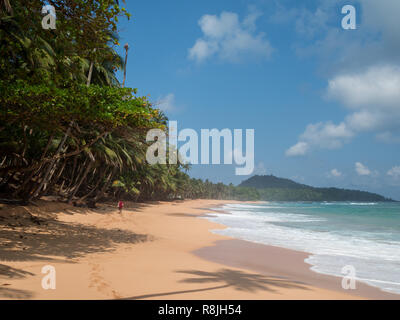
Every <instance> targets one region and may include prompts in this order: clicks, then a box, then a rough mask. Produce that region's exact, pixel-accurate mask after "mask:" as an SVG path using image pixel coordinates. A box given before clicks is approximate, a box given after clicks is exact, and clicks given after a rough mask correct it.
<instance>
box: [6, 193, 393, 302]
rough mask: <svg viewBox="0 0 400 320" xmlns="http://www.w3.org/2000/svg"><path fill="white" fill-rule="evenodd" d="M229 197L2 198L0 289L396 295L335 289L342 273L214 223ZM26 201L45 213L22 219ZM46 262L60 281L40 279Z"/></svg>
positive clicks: (88, 295) (134, 295)
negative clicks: (214, 213)
mask: <svg viewBox="0 0 400 320" xmlns="http://www.w3.org/2000/svg"><path fill="white" fill-rule="evenodd" d="M228 203H243V202H240V201H221V200H185V201H174V202H152V203H143V204H137V203H126V208H125V209H124V211H123V213H122V215H120V214H119V213H118V210H117V209H116V208H115V206H114V205H112V206H111V205H110V204H101V205H100V206H99V208H98V209H88V208H76V207H73V206H69V205H66V204H61V203H57V202H50V201H47V202H46V201H40V202H39V203H38V207H33V206H29V207H17V208H16V207H7V206H6V207H3V208H2V209H1V210H0V227H1V228H0V240H1V241H2V243H3V244H4V245H3V246H1V247H0V299H85V300H86V299H176V300H183V299H187V300H192V299H198V300H226V299H230V300H269V299H302V300H303V299H317V300H318V299H335V300H336V299H364V298H367V299H368V298H376V299H383V298H384V299H389V298H392V299H399V296H397V295H391V296H393V297H389V294H386V293H384V292H382V291H380V290H379V289H377V288H374V287H370V286H367V285H365V288H364V285H362V284H360V285H359V286H358V287H359V288H360V289H359V290H358V289H357V290H356V291H357V292H356V293H355V292H350V291H345V290H337V288H335V287H334V286H332V283H337V284H338V285H339V286H340V281H339V280H338V279H339V278H336V277H330V276H325V275H322V274H318V273H316V272H314V271H311V270H309V265H308V264H306V263H305V262H304V259H303V258H304V255H305V253H299V252H295V251H292V250H288V249H283V248H276V247H275V248H273V247H269V246H265V245H261V244H254V243H250V242H246V241H243V240H237V239H233V238H231V237H227V236H222V235H217V234H214V233H212V232H211V231H210V230H212V229H219V228H225V226H223V225H220V224H216V223H213V222H211V221H208V220H207V219H205V216H206V215H207V213H210V211H211V210H212V208H213V207H214V208H215V207H216V206H218V205H223V204H228ZM209 208H211V209H209ZM25 211H28V212H29V213H30V214H32V215H34V216H35V217H38V218H39V219H41V220H40V221H42V223H41V224H40V225H36V224H35V223H33V224H32V223H31V222H29V223H28V222H26V221H25V220H23V219H22V218H21V217H22V216H23V213H24V212H25ZM5 216H7V219H8V220H4V219H5V218H2V217H5ZM15 217H18V219H19V220H18V219H17V220H15V219H14V218H15ZM198 217H202V219H197V218H198ZM13 219H14V220H13ZM14 221H15V222H14ZM25 222H26V223H25ZM18 223H19V224H22V226H19V225H18ZM8 224H11V225H12V226H9V225H8ZM271 256H273V257H275V258H274V259H273V262H274V263H275V264H271V259H268V257H271ZM244 258H246V259H245V260H243V259H244ZM45 265H52V266H54V268H55V270H56V272H57V273H56V274H57V288H56V290H44V289H43V288H42V287H41V281H42V278H43V277H44V274H42V272H41V270H42V268H43V266H45ZM293 266H296V268H293ZM330 278H334V279H335V281H334V282H332V280H326V279H330ZM321 279H322V280H321ZM324 281H326V282H324ZM358 284H359V283H358V282H357V285H358ZM367 287H368V288H367Z"/></svg>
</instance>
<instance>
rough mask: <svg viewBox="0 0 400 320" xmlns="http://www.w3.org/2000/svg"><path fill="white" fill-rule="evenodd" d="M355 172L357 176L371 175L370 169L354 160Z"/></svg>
mask: <svg viewBox="0 0 400 320" xmlns="http://www.w3.org/2000/svg"><path fill="white" fill-rule="evenodd" d="M355 168H356V172H357V174H358V175H359V176H369V175H371V170H369V169H368V168H367V167H366V166H364V165H363V164H362V163H361V162H356V164H355Z"/></svg>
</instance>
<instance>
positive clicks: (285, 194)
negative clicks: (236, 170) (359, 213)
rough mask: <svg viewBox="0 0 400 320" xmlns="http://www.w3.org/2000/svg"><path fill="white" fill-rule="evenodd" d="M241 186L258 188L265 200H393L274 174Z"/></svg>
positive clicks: (245, 182)
mask: <svg viewBox="0 0 400 320" xmlns="http://www.w3.org/2000/svg"><path fill="white" fill-rule="evenodd" d="M240 185H241V186H247V187H254V188H257V191H258V193H259V194H260V199H262V200H265V201H361V202H364V201H365V202H377V201H392V200H391V199H387V198H385V197H383V196H380V195H378V194H375V193H370V192H365V191H359V190H347V189H338V188H314V187H310V186H307V185H304V184H300V183H297V182H294V181H292V180H289V179H283V178H278V177H274V176H253V177H251V178H250V179H247V180H246V181H243V182H242V183H241V184H240Z"/></svg>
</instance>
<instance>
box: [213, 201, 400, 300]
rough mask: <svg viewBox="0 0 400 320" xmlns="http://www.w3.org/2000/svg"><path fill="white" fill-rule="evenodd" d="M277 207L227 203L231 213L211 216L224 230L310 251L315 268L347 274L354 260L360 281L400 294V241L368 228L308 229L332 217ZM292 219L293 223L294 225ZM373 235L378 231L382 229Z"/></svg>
mask: <svg viewBox="0 0 400 320" xmlns="http://www.w3.org/2000/svg"><path fill="white" fill-rule="evenodd" d="M323 204H324V205H325V204H326V203H323ZM345 205H351V203H346V204H345ZM357 205H360V204H359V203H357ZM361 205H373V204H372V203H368V204H365V203H364V204H361ZM273 207H274V204H273V205H271V204H266V205H265V206H258V205H257V206H256V205H247V204H234V205H226V206H224V207H223V208H224V210H225V211H226V210H228V211H229V212H230V213H231V214H230V215H226V214H218V213H217V214H215V216H214V217H210V218H208V219H209V220H211V221H214V222H217V223H220V224H224V225H226V226H227V227H228V228H226V229H223V230H215V231H214V232H216V233H219V234H224V235H229V236H233V237H236V238H239V239H244V240H248V241H253V242H257V243H264V244H269V245H274V246H280V247H284V248H289V249H295V250H300V251H305V252H309V253H311V255H310V257H309V258H308V259H307V260H306V262H307V263H309V264H311V265H312V268H311V269H312V270H313V271H316V272H319V273H324V274H330V275H335V276H343V275H342V274H341V270H342V267H343V266H345V265H353V266H354V267H355V268H356V271H357V278H358V279H359V280H360V281H363V282H366V283H369V284H371V285H374V286H377V287H379V288H381V289H382V290H385V291H390V292H396V293H400V285H399V283H400V272H399V270H400V242H399V241H391V240H386V241H376V240H375V239H374V238H373V237H370V238H368V233H367V232H347V233H346V232H340V230H329V229H328V230H324V231H318V230H311V229H307V228H303V227H302V226H303V225H305V226H307V224H310V223H317V224H322V225H323V224H324V223H325V224H327V223H328V222H327V221H325V219H324V218H323V217H321V216H318V215H312V214H302V213H294V212H289V211H290V210H291V207H290V206H289V207H286V209H287V210H286V211H287V212H281V211H282V210H280V211H276V210H275V211H273ZM278 207H279V205H278ZM280 208H285V207H284V206H282V207H280ZM287 223H290V224H289V226H288V225H287ZM374 235H375V236H376V235H378V236H379V234H378V233H375V234H374Z"/></svg>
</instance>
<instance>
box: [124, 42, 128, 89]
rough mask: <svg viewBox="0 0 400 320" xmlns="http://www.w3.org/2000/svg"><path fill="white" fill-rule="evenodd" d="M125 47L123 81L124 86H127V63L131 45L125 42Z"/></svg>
mask: <svg viewBox="0 0 400 320" xmlns="http://www.w3.org/2000/svg"><path fill="white" fill-rule="evenodd" d="M124 48H125V63H124V81H123V82H122V87H123V88H124V87H125V80H126V64H127V62H128V50H129V45H128V44H127V43H125V45H124Z"/></svg>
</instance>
